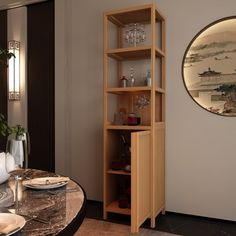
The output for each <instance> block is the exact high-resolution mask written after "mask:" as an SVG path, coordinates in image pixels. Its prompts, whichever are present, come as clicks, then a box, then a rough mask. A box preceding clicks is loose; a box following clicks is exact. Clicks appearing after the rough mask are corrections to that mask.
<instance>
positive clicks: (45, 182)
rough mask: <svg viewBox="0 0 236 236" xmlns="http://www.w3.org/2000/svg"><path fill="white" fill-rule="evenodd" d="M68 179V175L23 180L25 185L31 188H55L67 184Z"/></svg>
mask: <svg viewBox="0 0 236 236" xmlns="http://www.w3.org/2000/svg"><path fill="white" fill-rule="evenodd" d="M68 181H69V178H67V177H42V178H35V179H30V180H26V181H23V185H24V186H25V187H27V188H31V189H53V188H59V187H62V186H65V185H66V184H67V183H68Z"/></svg>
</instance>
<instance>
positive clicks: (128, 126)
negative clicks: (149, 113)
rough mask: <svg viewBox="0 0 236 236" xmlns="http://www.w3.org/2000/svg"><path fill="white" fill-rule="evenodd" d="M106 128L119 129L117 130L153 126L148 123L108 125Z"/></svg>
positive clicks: (145, 128) (149, 127) (147, 128)
mask: <svg viewBox="0 0 236 236" xmlns="http://www.w3.org/2000/svg"><path fill="white" fill-rule="evenodd" d="M105 128H106V129H117V130H150V129H151V126H148V125H133V126H132V125H106V126H105Z"/></svg>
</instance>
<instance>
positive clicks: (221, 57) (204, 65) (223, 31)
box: [182, 17, 236, 116]
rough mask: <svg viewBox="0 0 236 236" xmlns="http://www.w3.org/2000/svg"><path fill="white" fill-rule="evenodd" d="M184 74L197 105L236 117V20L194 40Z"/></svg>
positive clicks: (218, 24)
mask: <svg viewBox="0 0 236 236" xmlns="http://www.w3.org/2000/svg"><path fill="white" fill-rule="evenodd" d="M182 74H183V79H184V84H185V87H186V89H187V90H188V92H189V94H190V96H191V97H192V98H193V100H194V101H195V102H196V103H197V104H199V105H200V106H201V107H203V108H204V109H206V110H208V111H210V112H213V113H215V114H219V115H223V116H236V17H230V18H225V19H222V20H220V21H217V22H215V23H213V24H211V25H210V26H208V27H206V28H205V29H203V30H202V31H201V32H200V33H199V34H198V35H197V36H196V37H195V38H194V39H193V40H192V42H191V43H190V45H189V46H188V48H187V50H186V52H185V55H184V59H183V65H182Z"/></svg>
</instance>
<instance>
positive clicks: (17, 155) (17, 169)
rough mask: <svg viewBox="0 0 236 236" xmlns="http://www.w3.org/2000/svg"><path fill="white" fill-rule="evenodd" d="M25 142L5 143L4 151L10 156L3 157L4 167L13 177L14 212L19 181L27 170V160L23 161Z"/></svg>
mask: <svg viewBox="0 0 236 236" xmlns="http://www.w3.org/2000/svg"><path fill="white" fill-rule="evenodd" d="M24 142H25V141H24V140H15V139H9V140H8V141H7V148H6V151H7V152H9V153H10V154H11V155H7V154H6V157H5V167H6V171H7V173H8V174H10V175H11V176H14V179H15V211H16V213H17V212H18V210H19V180H20V179H22V177H23V175H24V173H25V170H26V168H27V160H25V158H24V157H25V156H26V155H24V154H25V143H24Z"/></svg>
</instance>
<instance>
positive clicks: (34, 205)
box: [0, 170, 84, 236]
mask: <svg viewBox="0 0 236 236" xmlns="http://www.w3.org/2000/svg"><path fill="white" fill-rule="evenodd" d="M48 176H55V174H53V173H48V172H45V171H38V170H29V171H27V172H26V176H25V177H26V178H36V177H48ZM6 189H7V190H8V192H9V189H11V191H12V194H13V195H14V190H15V187H14V179H11V178H10V180H9V182H7V183H5V184H2V185H0V192H6ZM83 202H84V194H83V191H82V189H81V188H80V186H79V185H78V184H77V183H75V182H74V181H72V180H70V181H69V182H68V184H67V185H66V186H64V187H60V188H57V189H52V190H50V191H48V190H31V189H28V188H25V187H24V186H23V185H22V183H20V186H19V209H18V212H17V213H18V214H19V215H22V216H24V218H25V219H26V221H27V222H26V224H25V226H24V227H23V229H22V230H21V231H20V232H18V234H17V235H19V236H43V235H57V234H58V233H59V232H60V231H61V230H63V229H64V228H66V227H67V226H68V224H70V222H71V221H72V220H73V219H74V218H75V217H76V215H77V214H78V212H79V211H80V209H81V207H82V205H83ZM8 204H9V203H8ZM8 210H9V211H10V212H14V211H15V207H14V205H13V206H10V207H8ZM36 216H37V217H38V219H42V220H44V221H46V222H45V223H42V222H38V221H36V220H34V219H32V217H36Z"/></svg>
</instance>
